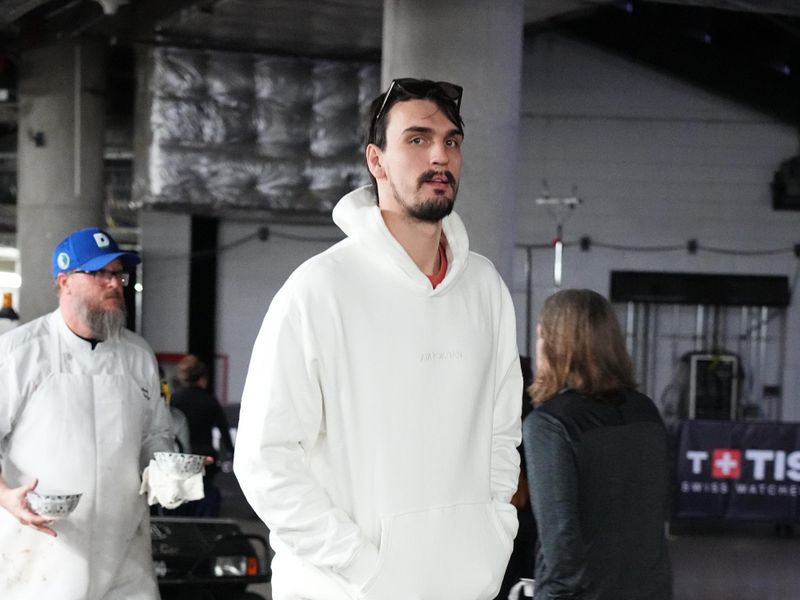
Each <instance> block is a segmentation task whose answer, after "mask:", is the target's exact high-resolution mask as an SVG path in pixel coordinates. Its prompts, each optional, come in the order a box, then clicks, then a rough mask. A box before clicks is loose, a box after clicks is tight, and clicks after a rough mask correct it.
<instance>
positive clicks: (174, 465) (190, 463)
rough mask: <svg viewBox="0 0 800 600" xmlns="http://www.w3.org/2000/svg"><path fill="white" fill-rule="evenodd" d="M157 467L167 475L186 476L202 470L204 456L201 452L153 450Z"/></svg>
mask: <svg viewBox="0 0 800 600" xmlns="http://www.w3.org/2000/svg"><path fill="white" fill-rule="evenodd" d="M153 456H154V457H155V459H156V464H157V465H158V467H159V468H160V469H161V470H162V471H163V472H164V473H167V474H168V475H180V476H182V477H186V476H189V475H195V474H197V473H200V472H201V471H202V470H203V466H204V465H205V462H206V457H205V456H203V455H202V454H182V453H180V452H155V453H153Z"/></svg>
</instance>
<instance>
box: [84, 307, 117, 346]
mask: <svg viewBox="0 0 800 600" xmlns="http://www.w3.org/2000/svg"><path fill="white" fill-rule="evenodd" d="M78 314H79V316H80V318H81V320H82V321H83V322H84V323H85V324H86V325H88V327H89V329H90V330H91V331H92V335H93V336H94V337H95V338H97V339H98V340H111V339H116V338H118V337H119V336H120V334H121V333H122V330H123V329H125V324H126V323H127V319H128V313H127V310H126V309H125V304H124V303H122V304H121V305H120V307H119V308H110V309H103V308H97V307H92V306H89V305H88V304H87V303H85V302H81V303H80V305H79V306H78Z"/></svg>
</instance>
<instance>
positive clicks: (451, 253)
mask: <svg viewBox="0 0 800 600" xmlns="http://www.w3.org/2000/svg"><path fill="white" fill-rule="evenodd" d="M332 216H333V222H334V223H336V225H337V226H338V227H339V229H341V230H342V231H343V232H344V233H345V235H347V237H348V238H350V239H351V240H353V241H356V242H358V243H361V244H364V245H366V246H368V247H369V248H370V249H371V250H372V252H373V254H374V255H375V256H377V257H384V259H382V260H380V262H381V263H383V264H386V265H387V266H389V267H393V268H396V269H399V272H400V273H402V275H403V276H404V278H405V279H406V280H407V281H408V282H409V283H410V284H412V285H413V286H414V287H419V288H420V290H424V291H426V292H427V293H430V295H437V294H440V293H443V292H444V291H445V290H446V289H447V288H449V287H450V286H451V285H452V283H453V282H454V281H456V279H458V277H459V276H460V275H461V273H462V272H463V271H464V268H465V267H466V264H467V258H468V256H469V238H468V237H467V230H466V228H465V227H464V223H463V221H462V220H461V218H460V217H459V216H458V215H457V214H456V213H455V212H452V213H450V215H448V216H447V217H445V218H444V219H443V220H442V231H443V233H444V237H445V239H446V241H447V274H446V275H445V278H444V280H443V281H442V282H441V283H440V284H439V285H438V286H436V289H433V287H432V286H431V283H430V280H429V279H428V277H427V275H425V273H423V272H422V271H420V269H419V267H417V265H416V264H415V263H414V261H413V260H411V257H410V256H409V255H408V253H407V252H406V251H405V248H403V246H402V245H401V244H400V242H398V241H397V240H396V239H395V238H394V236H393V235H392V234H391V232H390V231H389V229H388V228H387V227H386V223H385V222H384V220H383V217H382V216H381V210H380V208H379V207H378V203H377V202H376V199H375V192H374V191H373V188H372V186H371V185H365V186H363V187H360V188H358V189H356V190H353V191H352V192H350V193H349V194H347V195H346V196H344V197H343V198H342V199H341V200H339V202H338V203H337V204H336V206H335V207H334V209H333V214H332Z"/></svg>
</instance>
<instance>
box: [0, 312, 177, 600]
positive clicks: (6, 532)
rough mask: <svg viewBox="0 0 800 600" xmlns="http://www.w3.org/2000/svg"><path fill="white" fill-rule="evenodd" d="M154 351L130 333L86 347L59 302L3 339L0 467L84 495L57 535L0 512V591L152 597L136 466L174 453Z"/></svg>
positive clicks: (26, 595)
mask: <svg viewBox="0 0 800 600" xmlns="http://www.w3.org/2000/svg"><path fill="white" fill-rule="evenodd" d="M169 430H170V420H169V413H168V412H167V409H166V406H165V404H164V402H163V401H162V400H161V397H160V387H159V378H158V370H157V366H156V362H155V357H154V356H153V352H152V350H151V349H150V347H149V346H148V345H147V343H146V342H145V341H144V340H143V339H141V338H140V337H139V336H137V335H136V334H134V333H132V332H129V331H127V330H126V331H125V332H124V333H123V334H122V336H121V338H120V339H118V340H111V341H105V342H101V343H99V344H98V345H97V346H96V347H95V348H94V349H92V348H91V345H90V344H89V343H88V342H86V341H85V340H83V339H80V338H79V337H78V336H76V335H75V334H74V333H72V331H70V330H69V328H68V327H67V325H66V323H65V322H64V319H63V317H62V315H61V313H60V311H59V310H56V311H55V312H53V313H51V314H49V315H46V316H44V317H41V318H39V319H36V320H35V321H32V322H30V323H27V324H26V325H23V326H22V327H19V328H17V329H15V330H14V331H12V332H9V333H8V334H6V335H4V336H2V337H0V474H1V475H2V477H3V478H4V479H5V481H6V483H7V484H8V485H9V486H10V487H18V486H20V485H24V484H26V483H28V482H30V481H31V480H32V479H34V478H38V479H39V485H38V487H37V490H40V491H43V492H46V491H48V490H64V491H75V492H81V493H82V494H83V496H82V497H81V500H80V502H79V504H78V507H77V508H76V509H75V511H74V512H73V513H72V514H71V515H70V516H69V517H67V518H65V519H62V520H59V521H56V522H55V524H54V525H53V528H54V529H55V530H56V532H57V533H58V537H56V538H53V537H51V536H48V535H45V534H43V533H41V532H38V531H35V530H33V529H31V528H30V527H27V526H23V525H21V524H20V523H19V522H18V521H17V520H16V519H14V518H13V517H12V516H11V515H10V514H9V513H8V512H6V511H4V510H0V598H3V600H30V599H32V598H58V599H59V600H117V599H119V600H122V599H126V600H152V599H155V598H158V589H157V586H156V581H155V574H154V571H153V566H152V558H151V549H150V532H149V513H148V509H147V504H146V501H145V499H144V497H142V496H140V495H139V484H140V473H141V469H142V467H143V466H144V464H146V462H147V461H148V460H149V458H150V457H151V456H152V452H154V451H157V450H167V451H169V450H171V437H170V433H169Z"/></svg>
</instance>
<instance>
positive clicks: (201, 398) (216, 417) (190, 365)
mask: <svg viewBox="0 0 800 600" xmlns="http://www.w3.org/2000/svg"><path fill="white" fill-rule="evenodd" d="M177 375H178V381H179V382H180V384H181V386H182V387H180V388H178V389H177V390H175V392H173V394H172V404H171V406H172V407H174V408H176V409H177V410H179V411H181V412H182V413H183V414H184V415H185V416H186V420H187V421H188V424H189V443H190V444H191V449H192V453H194V454H204V455H205V456H210V457H212V458H213V459H214V462H213V463H212V464H210V465H208V466H206V476H205V478H204V479H203V484H204V490H205V497H204V498H203V499H202V500H198V501H195V502H187V503H186V504H185V505H183V506H182V507H180V509H179V510H181V511H182V514H193V515H194V516H205V517H216V516H218V515H219V510H220V502H221V495H220V492H219V490H218V489H217V488H216V486H215V485H214V477H215V476H216V474H217V473H218V472H219V458H220V454H219V453H218V452H217V450H216V448H214V444H213V435H212V431H213V429H214V428H215V427H216V428H217V429H218V430H219V433H220V438H219V440H220V447H221V448H222V449H223V450H224V451H226V452H227V455H228V456H230V455H232V454H233V441H232V440H231V434H230V426H229V425H228V420H227V419H226V418H225V413H224V412H223V410H222V407H221V406H220V404H219V402H218V401H217V399H216V398H215V397H214V395H213V394H212V393H211V392H210V391H209V390H208V367H207V366H206V364H205V363H204V362H203V361H202V360H200V359H199V358H198V357H197V356H195V355H194V354H187V355H186V356H184V357H183V358H182V359H181V360H180V361H179V362H178V364H177Z"/></svg>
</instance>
